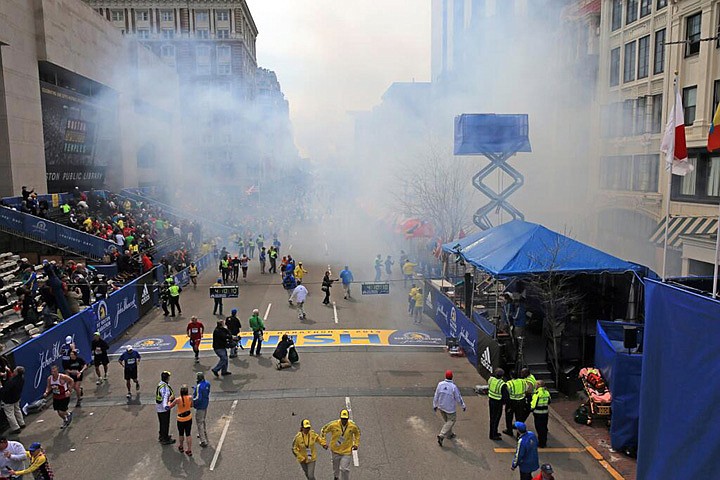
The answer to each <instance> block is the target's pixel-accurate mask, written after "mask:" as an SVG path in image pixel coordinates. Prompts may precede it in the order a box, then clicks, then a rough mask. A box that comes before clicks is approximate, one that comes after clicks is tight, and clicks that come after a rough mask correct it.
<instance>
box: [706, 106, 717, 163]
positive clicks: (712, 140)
mask: <svg viewBox="0 0 720 480" xmlns="http://www.w3.org/2000/svg"><path fill="white" fill-rule="evenodd" d="M707 149H708V152H714V151H715V150H718V149H720V104H718V107H717V110H715V116H714V117H713V121H712V123H711V124H710V131H709V132H708V144H707Z"/></svg>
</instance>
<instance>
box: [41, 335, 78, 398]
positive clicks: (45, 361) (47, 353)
mask: <svg viewBox="0 0 720 480" xmlns="http://www.w3.org/2000/svg"><path fill="white" fill-rule="evenodd" d="M72 337H73V342H75V335H72ZM63 340H64V339H63ZM63 340H58V341H57V342H55V343H53V344H52V346H51V347H50V348H49V349H47V350H43V351H41V352H40V358H39V365H38V369H37V372H36V373H35V379H34V386H35V388H38V387H39V386H40V383H41V382H42V381H43V379H44V378H45V373H44V372H45V369H46V368H48V367H49V366H51V365H52V364H54V363H55V362H56V361H57V359H58V358H60V345H61V344H62V342H63Z"/></svg>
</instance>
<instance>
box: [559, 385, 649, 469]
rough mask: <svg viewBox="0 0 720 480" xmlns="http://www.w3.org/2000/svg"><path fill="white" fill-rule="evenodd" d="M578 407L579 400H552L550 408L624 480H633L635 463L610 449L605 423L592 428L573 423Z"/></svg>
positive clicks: (632, 459) (608, 431)
mask: <svg viewBox="0 0 720 480" xmlns="http://www.w3.org/2000/svg"><path fill="white" fill-rule="evenodd" d="M579 406H580V400H577V399H576V400H568V399H557V400H553V402H552V404H551V407H552V409H553V410H554V411H555V413H557V414H558V415H559V416H560V417H561V418H562V419H563V420H565V422H567V424H568V425H569V426H570V428H571V429H573V430H575V432H576V433H577V434H579V435H580V436H581V437H582V438H583V439H584V440H585V441H586V442H587V443H588V444H589V445H590V446H591V447H593V448H594V449H595V450H597V451H598V453H600V455H602V456H603V458H604V459H605V461H606V462H607V463H608V464H609V465H610V466H611V467H612V468H614V469H615V470H617V472H618V473H619V474H620V475H622V477H623V478H624V479H625V480H635V479H636V471H637V461H636V460H635V459H634V458H631V457H628V456H627V455H625V454H623V453H620V452H615V451H613V450H612V449H611V447H610V430H609V429H608V427H607V426H606V425H605V422H602V421H597V422H594V423H593V425H592V426H588V425H580V424H578V423H576V422H575V420H574V418H573V417H574V415H575V410H576V409H577V408H578V407H579Z"/></svg>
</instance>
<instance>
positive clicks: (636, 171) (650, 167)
mask: <svg viewBox="0 0 720 480" xmlns="http://www.w3.org/2000/svg"><path fill="white" fill-rule="evenodd" d="M659 169H660V155H657V154H655V155H635V157H634V158H633V174H632V189H633V191H635V192H657V191H658V179H659Z"/></svg>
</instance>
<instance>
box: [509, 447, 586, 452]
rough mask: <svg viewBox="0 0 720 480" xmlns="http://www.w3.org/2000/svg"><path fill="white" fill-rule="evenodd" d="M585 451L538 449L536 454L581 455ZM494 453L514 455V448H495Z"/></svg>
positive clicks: (569, 448)
mask: <svg viewBox="0 0 720 480" xmlns="http://www.w3.org/2000/svg"><path fill="white" fill-rule="evenodd" d="M584 451H585V450H584V449H582V448H572V447H568V448H540V449H538V452H542V453H582V452H584ZM495 453H515V449H514V448H496V449H495Z"/></svg>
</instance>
